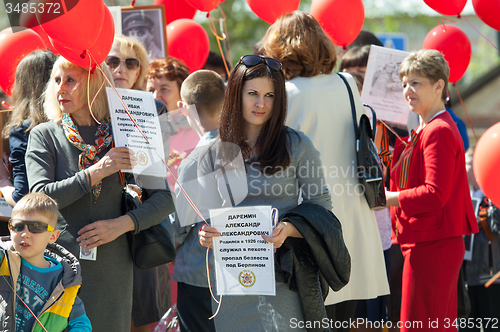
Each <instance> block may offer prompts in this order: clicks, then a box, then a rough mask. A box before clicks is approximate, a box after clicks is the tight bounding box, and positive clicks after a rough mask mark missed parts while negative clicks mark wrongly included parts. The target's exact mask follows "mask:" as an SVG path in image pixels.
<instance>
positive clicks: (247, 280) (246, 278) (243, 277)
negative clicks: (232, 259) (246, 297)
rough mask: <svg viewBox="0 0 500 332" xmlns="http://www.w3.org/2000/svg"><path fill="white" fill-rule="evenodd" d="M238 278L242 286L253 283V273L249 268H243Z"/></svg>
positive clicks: (249, 285)
mask: <svg viewBox="0 0 500 332" xmlns="http://www.w3.org/2000/svg"><path fill="white" fill-rule="evenodd" d="M238 280H239V282H240V284H241V285H242V286H243V287H252V286H253V285H255V274H254V273H253V272H252V271H250V270H243V271H241V272H240V275H239V276H238Z"/></svg>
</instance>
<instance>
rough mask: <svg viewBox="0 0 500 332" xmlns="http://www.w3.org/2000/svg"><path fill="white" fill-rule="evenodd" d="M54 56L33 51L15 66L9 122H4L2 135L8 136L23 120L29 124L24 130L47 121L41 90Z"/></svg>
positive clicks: (47, 79)
mask: <svg viewBox="0 0 500 332" xmlns="http://www.w3.org/2000/svg"><path fill="white" fill-rule="evenodd" d="M55 61H56V56H55V55H54V54H52V52H49V51H35V52H32V53H30V54H28V55H27V56H26V57H25V58H24V59H23V60H21V62H20V63H19V65H18V66H17V70H16V80H15V83H14V89H13V91H12V105H13V110H12V113H11V115H10V118H9V122H8V123H6V124H5V126H4V129H3V136H4V137H5V138H7V137H9V132H10V131H11V130H12V129H15V128H17V127H19V126H20V125H21V124H22V123H23V121H24V120H26V119H30V120H31V124H30V126H29V128H28V129H26V132H28V131H30V130H31V128H33V127H35V126H36V125H37V124H39V123H42V122H45V121H47V117H46V116H45V114H44V111H43V97H42V94H43V91H44V90H45V85H46V84H47V82H48V81H49V78H50V72H51V71H52V66H53V65H54V62H55Z"/></svg>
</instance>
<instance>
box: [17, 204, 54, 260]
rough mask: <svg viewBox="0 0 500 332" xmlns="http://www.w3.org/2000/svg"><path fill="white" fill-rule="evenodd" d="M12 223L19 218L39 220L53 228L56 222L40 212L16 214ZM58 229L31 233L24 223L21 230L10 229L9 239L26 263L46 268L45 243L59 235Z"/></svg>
mask: <svg viewBox="0 0 500 332" xmlns="http://www.w3.org/2000/svg"><path fill="white" fill-rule="evenodd" d="M12 219H13V220H14V221H13V223H12V224H13V225H16V224H19V223H20V221H19V220H23V221H40V222H43V223H46V224H49V225H51V226H52V227H54V228H55V224H56V222H54V221H52V222H51V220H49V219H48V218H47V217H45V216H44V215H42V214H36V213H34V214H18V215H16V216H15V217H13V218H12ZM59 233H60V231H59V230H55V231H45V232H42V233H31V232H30V231H29V229H28V225H24V228H23V230H22V231H19V232H16V231H14V230H13V229H11V230H10V235H11V239H12V242H13V245H14V249H16V251H17V252H19V254H20V255H21V257H23V258H24V259H25V260H26V261H27V262H28V263H30V264H32V265H34V266H37V267H41V268H47V267H48V264H47V262H46V260H45V258H44V257H43V256H44V255H43V253H44V251H45V248H46V247H47V244H49V243H54V242H55V241H56V240H57V238H58V237H59Z"/></svg>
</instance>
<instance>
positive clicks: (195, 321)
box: [177, 282, 215, 332]
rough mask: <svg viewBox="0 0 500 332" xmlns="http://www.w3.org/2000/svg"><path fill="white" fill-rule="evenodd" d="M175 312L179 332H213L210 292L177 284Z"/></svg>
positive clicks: (180, 283)
mask: <svg viewBox="0 0 500 332" xmlns="http://www.w3.org/2000/svg"><path fill="white" fill-rule="evenodd" d="M177 312H178V314H179V326H180V328H181V332H215V325H214V321H213V320H209V319H208V318H209V317H211V316H212V301H211V295H210V290H209V289H208V287H207V288H205V287H197V286H192V285H188V284H185V283H183V282H178V283H177Z"/></svg>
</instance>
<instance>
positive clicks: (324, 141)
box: [286, 73, 389, 305]
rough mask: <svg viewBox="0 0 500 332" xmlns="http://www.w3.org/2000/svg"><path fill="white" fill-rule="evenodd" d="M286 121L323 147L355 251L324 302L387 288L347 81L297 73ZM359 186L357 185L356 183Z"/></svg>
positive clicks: (340, 213)
mask: <svg viewBox="0 0 500 332" xmlns="http://www.w3.org/2000/svg"><path fill="white" fill-rule="evenodd" d="M345 77H346V78H347V79H348V81H349V84H350V86H351V89H352V91H353V95H354V98H355V104H356V113H357V116H358V119H359V117H360V116H361V115H362V114H363V113H364V108H363V105H362V102H361V99H360V97H359V93H358V89H357V87H356V84H355V83H354V80H353V78H352V76H350V75H348V74H346V75H345ZM286 90H287V93H288V98H289V99H288V118H287V125H288V126H290V127H291V128H294V129H298V130H301V131H303V132H304V133H305V134H306V135H307V136H309V138H311V140H312V141H313V144H314V146H315V147H316V149H318V150H319V151H320V153H321V160H322V163H323V166H324V167H325V177H326V183H327V186H328V187H329V189H330V193H331V197H332V203H333V209H332V211H333V213H334V214H335V215H336V216H337V217H338V219H339V220H340V222H341V223H342V230H343V233H344V240H345V243H346V245H347V248H348V249H349V253H350V255H351V264H352V270H351V278H350V281H349V283H348V284H347V286H345V287H344V288H342V289H341V290H340V291H338V292H333V291H330V293H329V295H328V297H327V299H326V301H325V304H327V305H328V304H335V303H339V302H343V301H347V300H356V299H370V298H375V297H377V296H380V295H386V294H389V284H388V282H387V276H386V271H385V262H384V256H383V250H382V244H381V241H380V235H379V231H378V227H377V221H376V220H375V215H374V214H373V211H372V210H370V208H369V206H368V203H367V202H366V199H365V197H364V195H363V194H362V193H359V192H358V193H356V192H355V189H359V188H360V186H359V180H358V178H357V177H356V173H357V172H356V168H357V162H356V151H355V134H354V125H353V123H352V113H351V104H350V101H349V95H348V93H347V88H346V86H345V84H344V82H343V81H342V80H341V79H340V77H338V76H337V74H335V73H332V74H330V75H318V76H315V77H307V78H306V77H297V78H294V79H292V80H290V81H289V82H287V83H286ZM356 186H357V187H356Z"/></svg>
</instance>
